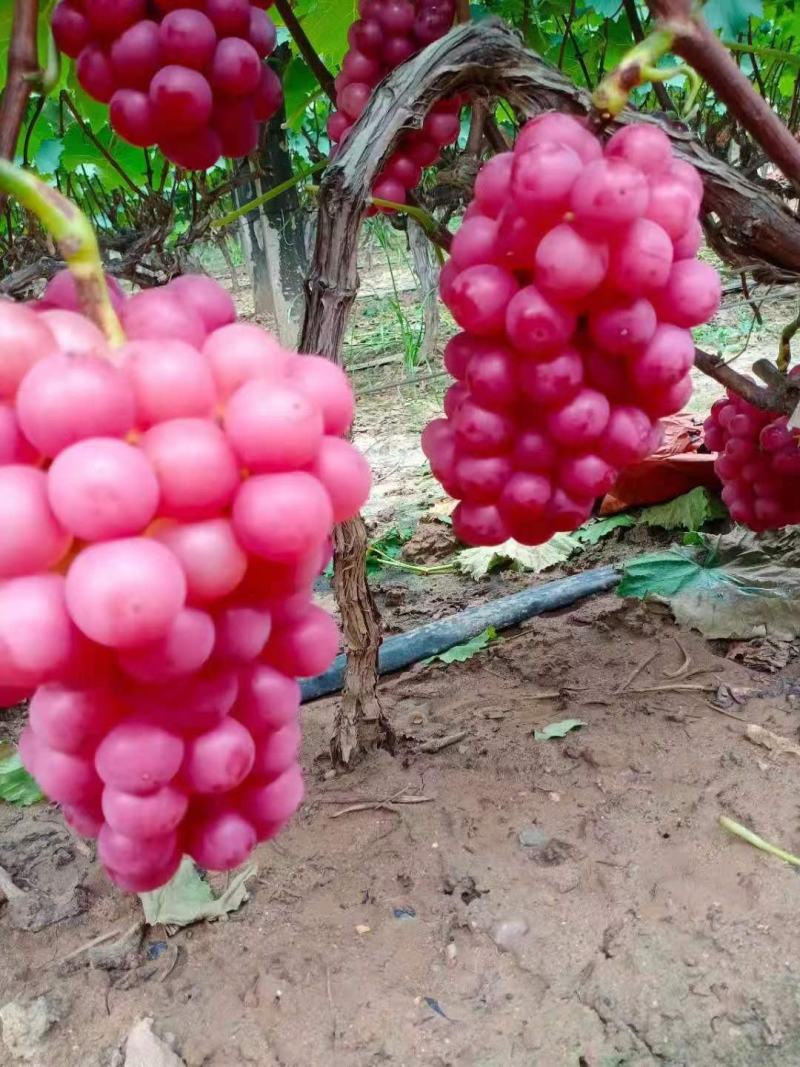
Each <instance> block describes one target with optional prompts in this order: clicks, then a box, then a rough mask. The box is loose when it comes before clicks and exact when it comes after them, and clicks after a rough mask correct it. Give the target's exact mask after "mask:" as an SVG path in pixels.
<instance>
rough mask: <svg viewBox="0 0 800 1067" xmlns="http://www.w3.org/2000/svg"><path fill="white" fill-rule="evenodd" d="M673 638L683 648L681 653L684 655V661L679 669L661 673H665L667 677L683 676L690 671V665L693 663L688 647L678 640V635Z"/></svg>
mask: <svg viewBox="0 0 800 1067" xmlns="http://www.w3.org/2000/svg"><path fill="white" fill-rule="evenodd" d="M672 640H673V641H674V642H675V644H676V645H677V646H678V648H679V649H680V650H681V654H682V655H683V662H682V663H681V665H680V667H678V669H677V670H675V671H662V672H661V673H662V674H663V675H664V677H665V678H682V677H683V676H684V675H685V674H687V673H688V671H689V667H690V666H691V663H692V657H691V656H690V655H689V653H688V652H687V651H686V649H685V648H684V647H683V645H682V644H681V643H680V641H679V640H678V638H677V637H673V638H672Z"/></svg>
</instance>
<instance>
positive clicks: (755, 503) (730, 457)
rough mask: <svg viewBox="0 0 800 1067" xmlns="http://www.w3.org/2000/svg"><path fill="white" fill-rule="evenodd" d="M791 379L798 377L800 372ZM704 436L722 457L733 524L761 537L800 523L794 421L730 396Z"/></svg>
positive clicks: (799, 456) (799, 453) (799, 441)
mask: <svg viewBox="0 0 800 1067" xmlns="http://www.w3.org/2000/svg"><path fill="white" fill-rule="evenodd" d="M789 373H790V376H792V377H797V375H798V374H800V369H798V368H795V370H793V371H790V372H789ZM703 431H704V437H705V443H706V447H707V448H708V449H709V451H711V452H717V453H718V456H717V460H716V463H715V464H714V470H715V471H716V472H717V474H718V476H719V478H720V481H721V482H722V487H723V488H722V499H723V501H724V502H725V504H726V505H727V507H728V510H729V511H730V513H731V518H732V519H734V520H735V521H736V522H740V523H742V524H743V525H744V526H749V528H750V529H751V530H759V531H761V530H777V529H780V528H781V527H782V526H795V525H797V524H798V523H800V431H798V430H793V429H791V428H790V427H789V419H788V416H786V415H776V414H775V412H769V411H762V410H761V409H760V408H756V407H753V405H752V404H748V402H747V401H746V400H744V399H742V397H740V396H737V395H736V394H735V393H732V392H728V394H727V397H725V398H723V399H722V400H717V402H716V403H715V404H714V405H713V406H712V408H711V412H710V414H709V416H708V418H707V419H706V421H705V424H704V427H703Z"/></svg>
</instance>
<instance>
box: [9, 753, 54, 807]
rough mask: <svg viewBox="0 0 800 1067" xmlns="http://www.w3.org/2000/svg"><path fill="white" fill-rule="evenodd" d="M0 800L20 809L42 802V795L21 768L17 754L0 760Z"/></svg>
mask: <svg viewBox="0 0 800 1067" xmlns="http://www.w3.org/2000/svg"><path fill="white" fill-rule="evenodd" d="M0 800H5V801H6V803H7V804H16V805H18V806H19V807H21V808H28V807H30V805H31V804H38V803H39V801H40V800H44V793H43V792H42V791H41V789H40V788H39V786H38V785H37V784H36V782H35V781H34V780H33V778H31V776H30V775H29V774H28V772H27V771H26V770H25V768H24V767H23V766H22V760H21V759H20V757H19V753H18V752H15V753H13V755H11V756H8V757H7V758H6V759H3V760H0Z"/></svg>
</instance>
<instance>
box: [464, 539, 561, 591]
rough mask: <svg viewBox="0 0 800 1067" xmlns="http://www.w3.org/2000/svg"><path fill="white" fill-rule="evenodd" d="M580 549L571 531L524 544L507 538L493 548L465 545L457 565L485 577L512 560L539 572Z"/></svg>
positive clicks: (477, 575)
mask: <svg viewBox="0 0 800 1067" xmlns="http://www.w3.org/2000/svg"><path fill="white" fill-rule="evenodd" d="M580 550H581V545H580V543H579V542H578V541H577V540H576V539H575V538H574V537H570V536H569V534H564V533H557V534H554V535H553V536H552V537H551V538H550V540H549V541H546V542H545V543H544V544H543V545H533V546H528V545H521V544H519V542H517V541H505V542H504V543H503V544H502V545H495V546H494V547H491V548H465V549H464V550H463V551H462V552H459V554H458V555H457V556H456V559H455V565H456V569H457V570H460V571H462V572H463V573H464V574H469V575H470V577H472V578H475V579H476V581H477V579H478V578H484V577H485V576H486V575H487V574H488V573H489V572H490V571H493V570H495V569H496V568H497V567H501V566H503V565H504V564H506V563H512V564H513V565H514V566H515V567H516V568H517V570H521V571H531V572H532V573H533V574H538V573H539V572H540V571H545V570H547V569H548V568H549V567H555V566H556V565H557V564H559V563H563V562H564V560H566V559H569V557H570V556H571V555H572V554H573V553H575V552H579V551H580Z"/></svg>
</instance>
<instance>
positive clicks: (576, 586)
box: [302, 566, 620, 701]
mask: <svg viewBox="0 0 800 1067" xmlns="http://www.w3.org/2000/svg"><path fill="white" fill-rule="evenodd" d="M619 579H620V575H619V572H618V571H617V569H616V567H611V566H609V567H597V568H596V569H595V570H591V571H584V572H583V573H582V574H574V575H572V577H570V578H558V579H557V580H556V581H554V582H546V583H545V584H544V585H537V586H536V587H535V588H533V589H523V590H522V592H521V593H512V594H511V596H504V597H501V598H500V599H499V600H492V601H490V602H489V603H488V604H477V605H475V606H474V607H471V608H465V609H464V611H459V612H458V613H457V614H456V615H451V616H450V618H448V619H437V620H436V622H429V623H426V624H425V625H424V626H420V627H418V629H416V630H410V631H409V632H408V633H406V634H397V635H396V636H393V637H387V638H386V640H385V641H384V642H383V644H382V645H381V650H380V655H379V657H378V670H379V672H380V673H381V674H388V673H389V672H390V671H399V670H402V668H403V667H409V666H411V664H412V663H418V662H419V661H420V660H423V659H427V658H428V656H437V655H439V653H441V652H446V651H447V649H448V648H452V647H453V646H454V645H460V644H462V643H463V642H464V641H469V640H470V638H472V637H476V636H477V635H478V634H480V633H483V631H484V630H485V629H486V628H487V627H488V626H493V627H494V628H495V630H505V629H507V628H508V627H509V626H518V625H519V623H521V622H524V621H525V619H530V618H532V617H533V616H534V615H541V614H542V613H543V612H545V611H555V610H556V609H557V608H565V607H568V606H569V605H570V604H574V603H575V601H576V600H580V599H581V598H582V597H586V596H592V595H593V594H594V593H605V592H607V591H608V590H609V589H613V588H614V586H615V585H616V584H617V583H618V582H619ZM344 667H345V657H344V656H343V655H341V656H337V657H336V660H335V662H334V664H333V666H332V667H331V669H330V670H329V671H326V673H325V674H321V675H319V677H317V678H307V679H306V680H305V681H304V682H303V683H302V690H303V700H304V701H308V700H316V699H317V698H318V697H323V696H327V695H328V694H329V693H336V692H338V691H339V690H340V689H341V688H342V682H343V680H344Z"/></svg>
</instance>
